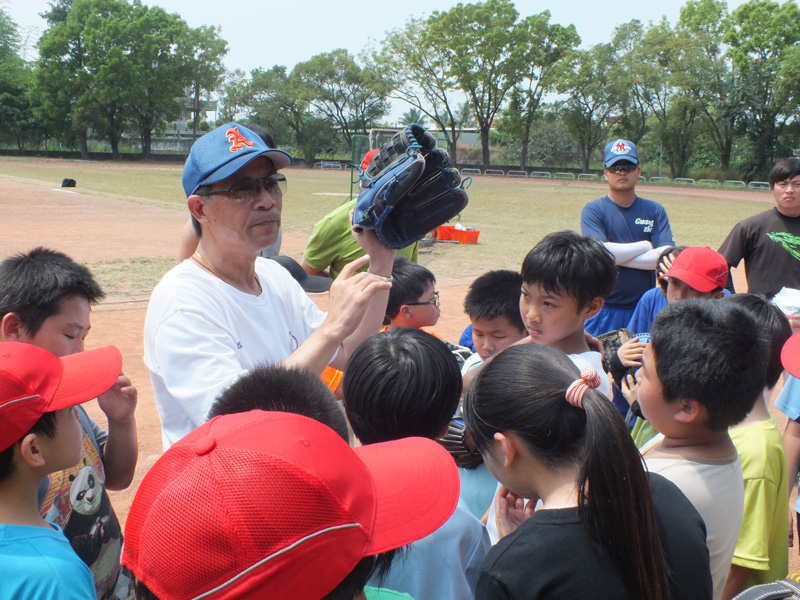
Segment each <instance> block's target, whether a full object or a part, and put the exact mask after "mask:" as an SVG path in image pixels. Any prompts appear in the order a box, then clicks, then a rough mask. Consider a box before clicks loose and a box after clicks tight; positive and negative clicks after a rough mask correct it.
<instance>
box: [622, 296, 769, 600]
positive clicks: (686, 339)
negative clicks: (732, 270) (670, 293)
mask: <svg viewBox="0 0 800 600" xmlns="http://www.w3.org/2000/svg"><path fill="white" fill-rule="evenodd" d="M768 356H769V349H768V348H767V343H766V340H765V339H764V337H763V335H762V333H761V328H760V327H759V325H758V323H757V322H756V319H755V318H754V317H753V316H752V314H751V313H750V311H748V310H747V309H745V308H743V307H741V306H737V305H736V304H734V303H731V302H706V301H703V300H685V301H683V302H678V303H676V304H671V305H670V306H668V307H666V308H665V309H664V310H662V311H661V312H660V313H659V314H658V316H657V317H656V318H655V321H654V322H653V327H652V329H651V340H650V343H649V344H648V345H647V348H645V351H644V355H643V356H642V367H641V368H640V369H639V370H638V371H637V373H636V379H637V381H638V385H637V392H636V393H637V397H638V401H639V405H640V407H641V411H642V413H643V415H644V417H645V418H646V419H647V420H648V421H649V422H650V424H651V425H653V427H655V428H656V429H657V430H658V431H659V432H660V435H658V436H656V437H655V438H653V439H652V440H651V441H650V442H648V443H647V444H645V445H644V446H643V447H642V449H641V450H642V456H643V457H644V460H645V463H646V464H647V468H648V469H649V470H650V472H652V473H659V474H661V475H663V476H664V477H666V478H667V479H669V480H671V481H672V482H673V483H675V484H676V485H677V486H678V487H679V488H680V489H681V491H682V492H683V493H684V494H685V495H686V497H687V498H689V500H690V501H691V503H692V504H693V505H694V507H695V508H696V509H697V512H699V513H700V516H701V517H703V520H704V521H705V524H706V530H707V537H706V543H707V545H708V550H709V557H710V562H711V575H712V579H713V581H714V598H715V599H716V600H718V599H719V598H720V597H721V596H722V593H723V588H724V586H725V582H726V579H727V577H728V571H729V569H730V565H731V558H732V557H733V552H734V549H735V547H736V541H737V538H738V536H739V526H738V525H740V524H741V522H742V514H743V510H744V508H743V506H744V488H743V485H742V467H741V462H740V460H739V455H738V454H737V452H736V447H735V446H734V444H733V442H732V441H731V436H730V435H729V434H728V428H729V427H732V426H733V425H736V424H737V423H739V422H741V421H742V420H743V419H744V418H745V417H746V416H747V415H748V413H749V412H750V411H751V410H752V408H753V405H754V404H755V402H756V401H757V400H758V398H759V396H760V394H761V392H762V390H763V388H764V382H765V381H766V373H767V357H768ZM737 524H738V525H737Z"/></svg>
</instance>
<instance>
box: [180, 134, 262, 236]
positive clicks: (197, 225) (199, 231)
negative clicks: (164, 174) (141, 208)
mask: <svg viewBox="0 0 800 600" xmlns="http://www.w3.org/2000/svg"><path fill="white" fill-rule="evenodd" d="M244 126H245V127H247V128H248V129H249V130H250V131H252V132H253V133H255V134H256V135H257V136H258V137H260V138H261V139H262V140H263V141H264V143H265V144H266V145H267V146H268V147H270V148H277V147H278V145H277V144H276V143H275V138H273V137H272V135H271V134H270V133H269V132H268V131H267V130H266V129H264V128H263V127H261V125H258V124H257V123H253V122H248V123H244ZM209 190H211V186H210V185H201V186H200V187H199V188H197V191H195V194H197V195H198V196H205V195H206V194H207V193H208V191H209ZM189 218H190V219H191V221H192V227H193V228H194V233H195V235H197V237H198V238H201V237H203V229H202V227H200V222H199V221H198V220H197V219H195V218H194V215H193V214H190V215H189Z"/></svg>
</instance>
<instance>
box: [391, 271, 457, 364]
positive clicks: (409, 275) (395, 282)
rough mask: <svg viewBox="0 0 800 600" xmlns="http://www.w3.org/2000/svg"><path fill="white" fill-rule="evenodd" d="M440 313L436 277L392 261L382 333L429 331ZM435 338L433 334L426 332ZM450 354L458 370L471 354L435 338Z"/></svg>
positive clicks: (428, 272)
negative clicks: (413, 330) (453, 357)
mask: <svg viewBox="0 0 800 600" xmlns="http://www.w3.org/2000/svg"><path fill="white" fill-rule="evenodd" d="M441 314H442V311H441V310H440V309H439V292H437V291H436V276H435V275H434V274H433V272H432V271H431V270H430V269H428V268H426V267H423V266H422V265H418V264H417V263H414V262H411V261H410V260H409V259H407V258H406V257H405V256H398V257H396V258H395V259H394V266H393V267H392V288H391V289H390V290H389V301H388V302H387V304H386V318H385V319H384V321H383V324H384V325H385V326H386V327H385V328H384V331H387V330H390V329H395V328H397V327H404V328H408V329H422V330H423V331H426V330H424V329H423V327H433V326H434V325H436V323H437V322H438V321H439V316H440V315H441ZM426 333H430V334H431V335H433V336H435V337H437V338H439V336H438V335H436V334H435V333H433V332H430V331H426ZM439 339H440V340H441V341H442V343H444V345H445V346H447V348H448V349H449V350H450V351H451V352H452V353H453V355H454V356H455V357H456V360H457V361H458V365H459V367H461V366H463V365H464V362H465V361H466V360H467V358H469V356H470V355H471V354H472V352H470V350H469V349H468V348H465V347H464V346H459V345H458V344H454V343H453V342H450V341H448V340H444V339H442V338H439Z"/></svg>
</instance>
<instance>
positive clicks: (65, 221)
mask: <svg viewBox="0 0 800 600" xmlns="http://www.w3.org/2000/svg"><path fill="white" fill-rule="evenodd" d="M142 168H143V169H144V168H149V167H148V166H147V165H143V167H142ZM0 178H2V179H4V181H3V193H2V195H1V196H0V215H2V217H0V222H2V224H3V235H2V236H0V260H2V259H3V258H5V257H7V256H9V255H11V254H14V253H16V252H21V251H27V250H30V249H32V248H34V247H36V246H40V245H44V246H48V247H51V248H54V249H57V250H60V251H63V252H65V253H67V254H68V255H70V256H71V257H72V258H74V259H75V260H77V261H79V262H89V263H91V262H94V261H99V260H113V259H130V258H140V257H145V258H149V257H159V256H165V255H166V256H171V255H174V254H175V252H176V249H177V245H176V241H177V239H178V236H179V234H180V232H181V229H182V228H183V226H184V224H185V222H186V218H187V215H186V213H183V212H180V211H175V210H169V209H165V208H158V207H154V206H147V205H139V204H134V203H130V202H125V201H122V200H116V199H109V198H105V197H101V196H94V195H87V194H81V193H80V192H77V191H64V190H61V189H49V188H47V187H44V186H40V185H34V184H28V183H21V182H19V181H15V180H12V179H6V178H3V177H2V174H1V173H0ZM524 183H528V184H530V185H539V184H545V182H539V181H536V180H529V181H525V182H524ZM546 183H550V184H551V183H552V182H546ZM571 185H576V186H581V187H591V188H597V189H598V191H601V190H604V189H605V186H604V185H601V184H593V183H588V182H587V183H585V182H576V183H574V184H571ZM656 189H657V188H656ZM654 191H655V190H654ZM667 191H668V193H670V194H684V193H686V194H693V195H701V196H709V197H727V198H730V199H736V200H756V199H758V200H764V201H765V202H770V201H771V196H769V195H768V194H763V195H761V194H753V193H749V192H742V191H731V190H697V189H691V190H689V189H683V188H669V189H668V190H666V189H665V190H664V192H667ZM598 195H600V193H599V194H598ZM648 195H649V196H652V197H655V198H656V199H657V194H656V193H650V194H648ZM307 239H308V234H301V233H285V234H284V236H283V246H282V253H283V254H288V255H293V256H299V255H300V254H301V253H302V251H303V248H304V247H305V243H306V241H307ZM434 251H435V248H434ZM734 279H735V282H736V286H737V289H744V287H745V285H744V277H743V273H741V272H737V271H735V272H734ZM469 283H470V280H469V279H448V278H447V277H445V276H440V277H439V281H438V283H437V288H438V289H439V292H440V295H441V309H442V316H441V318H440V320H439V324H438V325H437V327H436V328H435V330H436V332H437V333H439V334H440V335H442V336H443V337H445V338H447V339H451V340H457V339H458V337H459V336H460V334H461V331H462V330H463V328H464V327H465V326H466V325H467V324H468V320H467V319H466V316H465V315H464V314H463V299H464V295H465V294H466V291H467V288H468V286H469ZM312 298H313V299H314V301H315V302H316V303H317V304H318V305H319V306H320V307H321V308H322V309H323V310H324V309H325V308H326V305H327V295H325V294H314V295H312ZM146 309H147V300H146V299H142V300H135V301H127V300H124V299H120V298H113V297H112V298H108V299H107V300H106V301H105V302H103V303H102V304H101V305H100V306H98V307H96V308H95V310H94V313H93V317H92V332H91V335H90V336H89V338H88V339H87V346H88V347H99V346H102V345H106V344H114V345H116V346H117V347H119V348H120V350H121V352H122V355H123V357H124V370H125V373H126V374H127V375H128V376H129V377H130V378H131V380H132V381H133V383H134V385H135V386H136V387H137V389H138V391H139V403H138V408H137V411H136V418H137V428H138V432H139V463H138V466H137V469H136V476H135V478H134V482H133V484H132V485H131V487H130V488H128V489H127V490H125V491H122V492H111V498H112V502H113V504H114V506H115V508H116V511H117V514H118V515H119V517H120V520H121V521H122V523H123V525H124V522H125V518H126V516H127V513H128V510H129V508H130V503H131V500H132V498H133V495H134V493H135V491H136V489H137V487H138V485H139V482H140V481H141V479H142V477H143V476H144V474H145V473H146V472H147V471H148V469H149V468H150V466H151V465H152V464H153V463H154V462H155V461H156V460H157V459H158V457H159V456H160V455H161V452H162V447H161V428H160V422H159V419H158V415H157V413H156V409H155V405H154V401H153V391H152V388H151V386H150V380H149V376H148V372H147V369H146V368H145V366H144V363H143V361H142V354H143V334H142V332H143V331H144V317H145V311H146ZM87 410H88V411H89V413H90V415H91V416H92V417H93V418H95V419H96V420H97V421H98V422H99V423H100V424H104V423H105V418H104V415H103V414H102V412H101V411H100V410H99V408H98V407H97V405H96V402H93V403H89V404H88V405H87ZM777 416H778V418H779V419H780V423H781V424H782V423H783V418H782V415H780V414H779V413H778V414H777ZM790 567H791V568H790V572H800V560H798V558H797V555H796V553H795V554H794V556H793V558H792V564H791V565H790Z"/></svg>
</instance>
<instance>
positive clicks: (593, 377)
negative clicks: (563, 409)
mask: <svg viewBox="0 0 800 600" xmlns="http://www.w3.org/2000/svg"><path fill="white" fill-rule="evenodd" d="M599 386H600V375H598V374H597V371H595V370H594V369H584V370H583V371H581V378H580V379H576V380H575V381H573V382H572V383H571V384H569V387H568V388H567V393H566V398H567V402H569V403H570V404H572V406H577V407H578V408H583V395H584V394H585V393H586V390H588V389H589V388H590V387H591V388H596V387H599Z"/></svg>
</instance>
